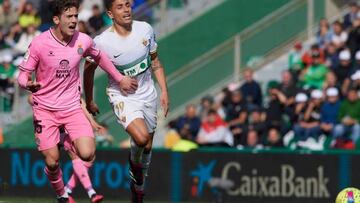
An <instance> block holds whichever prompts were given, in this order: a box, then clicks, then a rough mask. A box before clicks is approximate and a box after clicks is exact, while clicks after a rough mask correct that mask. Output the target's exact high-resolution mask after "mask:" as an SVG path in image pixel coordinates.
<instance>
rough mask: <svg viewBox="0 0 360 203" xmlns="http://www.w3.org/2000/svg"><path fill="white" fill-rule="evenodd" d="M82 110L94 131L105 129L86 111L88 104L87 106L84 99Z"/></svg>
mask: <svg viewBox="0 0 360 203" xmlns="http://www.w3.org/2000/svg"><path fill="white" fill-rule="evenodd" d="M81 109H82V110H83V112H84V114H85V116H86V118H87V119H88V120H89V122H90V124H91V127H92V128H93V130H95V131H98V130H100V129H102V128H104V127H103V126H101V125H100V124H99V123H98V122H96V120H95V119H94V117H93V116H92V115H91V114H90V113H89V112H88V111H87V110H86V104H85V101H84V100H83V99H81Z"/></svg>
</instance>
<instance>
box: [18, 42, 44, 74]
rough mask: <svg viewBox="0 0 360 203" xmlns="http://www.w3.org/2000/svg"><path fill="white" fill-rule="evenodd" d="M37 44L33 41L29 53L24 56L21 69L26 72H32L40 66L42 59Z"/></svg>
mask: <svg viewBox="0 0 360 203" xmlns="http://www.w3.org/2000/svg"><path fill="white" fill-rule="evenodd" d="M36 46H38V45H37V43H36V42H35V41H32V42H31V44H30V45H29V48H28V50H27V52H26V53H25V55H24V59H23V61H22V62H21V63H20V65H19V69H20V70H22V71H26V72H32V71H34V70H35V69H36V67H37V66H38V64H39V61H40V57H39V53H38V51H37V48H36Z"/></svg>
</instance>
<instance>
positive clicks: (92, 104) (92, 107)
mask: <svg viewBox="0 0 360 203" xmlns="http://www.w3.org/2000/svg"><path fill="white" fill-rule="evenodd" d="M86 109H87V110H88V112H89V113H91V114H92V115H93V116H96V114H99V113H100V111H99V107H98V106H97V104H96V103H95V102H93V101H92V102H89V103H86Z"/></svg>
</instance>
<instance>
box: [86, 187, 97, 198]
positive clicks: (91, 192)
mask: <svg viewBox="0 0 360 203" xmlns="http://www.w3.org/2000/svg"><path fill="white" fill-rule="evenodd" d="M87 193H88V195H89V198H91V197H92V196H93V195H95V194H96V192H95V190H94V189H92V188H91V189H90V190H88V191H87Z"/></svg>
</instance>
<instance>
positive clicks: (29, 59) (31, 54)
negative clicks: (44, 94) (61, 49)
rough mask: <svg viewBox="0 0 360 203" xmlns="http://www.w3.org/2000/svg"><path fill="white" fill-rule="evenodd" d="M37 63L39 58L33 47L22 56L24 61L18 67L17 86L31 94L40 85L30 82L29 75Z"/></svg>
mask: <svg viewBox="0 0 360 203" xmlns="http://www.w3.org/2000/svg"><path fill="white" fill-rule="evenodd" d="M38 63H39V56H38V53H37V51H36V49H35V46H31V44H30V46H29V48H28V51H27V52H26V54H25V56H24V60H23V61H22V62H21V64H20V65H19V76H18V78H17V81H18V83H19V86H20V87H22V88H24V89H27V90H29V91H31V92H37V91H38V90H39V89H40V88H41V85H40V84H39V83H38V82H34V81H32V78H31V74H32V72H33V71H34V70H35V69H36V67H37V66H38Z"/></svg>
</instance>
